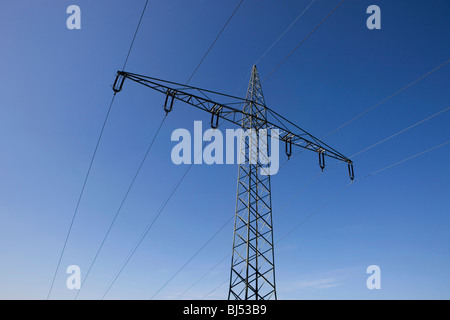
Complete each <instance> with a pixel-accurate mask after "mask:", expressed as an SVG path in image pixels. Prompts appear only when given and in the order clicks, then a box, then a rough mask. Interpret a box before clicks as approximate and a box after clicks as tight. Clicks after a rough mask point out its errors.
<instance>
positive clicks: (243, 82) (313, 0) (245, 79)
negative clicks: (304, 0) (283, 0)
mask: <svg viewBox="0 0 450 320" xmlns="http://www.w3.org/2000/svg"><path fill="white" fill-rule="evenodd" d="M314 2H316V0H312V1H311V2H310V4H309V5H308V6H307V7H306V8H305V9H303V10H302V12H300V14H299V15H298V16H297V17H296V18H295V19H294V21H292V23H291V24H290V25H289V26H288V27H287V28H286V29H285V30H284V31H283V32H282V33H281V34H280V35H279V36H278V38H277V39H276V40H275V41H274V42H273V43H272V44H271V45H270V47H269V48H268V49H267V50H266V51H265V52H264V53H263V54H262V55H261V56H260V57H259V59H258V60H256V62H255V63H254V64H253V65H258V63H260V62H261V60H262V59H263V58H264V57H265V56H266V55H267V54H268V53H269V52H270V50H272V49H273V47H275V45H276V44H277V43H278V42H279V41H280V40H281V39H282V38H283V37H284V36H285V35H286V33H287V32H288V31H289V30H290V29H291V28H292V27H293V26H294V25H295V24H296V23H297V22H298V20H299V19H300V18H301V17H302V16H303V15H304V14H305V12H306V11H308V9H309V8H310V7H311V6H312V4H313V3H314ZM250 75H251V72H249V73H248V74H247V76H246V77H245V78H244V80H243V81H242V83H241V84H240V85H239V87H238V88H237V89H236V92H238V91H239V90H240V89H241V88H242V86H243V85H244V84H245V83H246V81H248V77H250Z"/></svg>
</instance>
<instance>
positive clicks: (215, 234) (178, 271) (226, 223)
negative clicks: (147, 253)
mask: <svg viewBox="0 0 450 320" xmlns="http://www.w3.org/2000/svg"><path fill="white" fill-rule="evenodd" d="M233 218H234V217H231V218H230V219H228V220H227V222H225V223H224V224H223V225H222V226H221V227H220V228H219V230H217V231H216V233H214V235H213V236H212V237H211V238H209V239H208V241H206V242H205V243H204V244H203V246H201V247H200V249H198V250H197V251H196V252H195V253H194V255H193V256H192V257H191V258H190V259H189V260H188V261H187V262H186V263H185V264H183V266H181V268H179V269H178V270H177V271H176V272H175V273H174V274H173V276H172V277H170V279H169V280H167V281H166V282H165V283H164V284H163V285H162V286H161V287H160V288H159V289H158V290H156V292H155V293H154V294H153V295H152V296H151V298H150V299H149V300H152V299H153V298H154V297H155V296H156V295H157V294H158V293H159V292H160V291H161V290H162V289H164V288H165V287H166V286H167V285H168V284H169V282H171V281H172V280H173V279H174V278H175V277H176V276H177V275H178V274H179V273H180V272H181V271H182V270H183V269H184V268H185V267H186V266H187V265H188V264H189V263H190V262H191V261H192V260H194V258H195V257H196V256H198V255H199V254H200V252H201V251H202V250H203V249H204V248H205V247H206V246H207V245H208V244H209V243H210V242H211V241H212V240H213V239H214V238H215V237H216V236H217V235H218V234H219V233H220V232H221V231H222V230H223V229H224V228H225V227H226V226H227V225H228V223H230V222H231V221H232V220H233Z"/></svg>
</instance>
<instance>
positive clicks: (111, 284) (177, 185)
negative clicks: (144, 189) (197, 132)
mask: <svg viewBox="0 0 450 320" xmlns="http://www.w3.org/2000/svg"><path fill="white" fill-rule="evenodd" d="M192 165H193V164H192V163H191V164H190V165H189V167H188V169H187V170H186V171H185V172H184V174H183V176H182V177H181V179H180V180H179V181H178V183H177V184H176V185H175V187H174V188H173V190H172V192H171V193H170V195H169V196H168V198H167V199H166V201H165V202H164V204H163V205H162V207H161V208H160V209H159V210H158V213H157V214H156V215H155V216H154V218H153V219H152V221H151V222H150V223H149V224H148V225H147V227H146V228H145V231H144V233H143V234H142V235H141V237H140V238H139V240H138V242H137V243H136V244H135V245H134V247H133V249H132V250H131V252H130V253H129V254H128V257H127V258H126V259H125V262H124V263H123V264H122V266H121V267H120V269H119V271H118V272H117V273H116V275H115V276H114V278H113V280H112V282H111V283H110V285H109V286H108V288H107V289H106V292H105V293H104V294H103V296H102V300H103V299H104V298H105V296H106V295H107V294H108V292H109V290H111V288H112V286H113V285H114V283H115V282H116V280H117V278H118V277H119V276H120V274H121V273H122V271H123V269H124V268H125V267H126V266H127V264H128V263H129V262H130V260H131V258H132V257H133V255H134V253H135V252H136V250H137V248H139V246H140V245H141V243H142V241H143V240H144V239H145V237H146V236H147V234H148V232H149V231H150V229H151V228H152V227H153V225H154V224H155V222H156V220H158V218H159V216H160V215H161V213H162V212H163V210H164V208H165V207H166V206H167V204H168V203H169V201H170V199H171V198H172V197H173V195H174V194H175V192H176V191H177V189H178V187H179V186H180V184H181V182H183V180H184V178H185V177H186V175H187V174H188V172H189V170H191V168H192Z"/></svg>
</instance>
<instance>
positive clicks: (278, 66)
mask: <svg viewBox="0 0 450 320" xmlns="http://www.w3.org/2000/svg"><path fill="white" fill-rule="evenodd" d="M344 1H345V0H342V1H341V2H339V4H338V5H337V6H336V7H335V8H334V9H333V10H331V12H330V13H328V15H327V16H326V17H325V18H323V20H322V21H321V22H320V23H319V24H318V25H317V26H316V27H315V28H314V29H313V30H312V31H311V32H310V33H309V34H308V35H307V36H306V37H305V38H304V39H303V40H302V41H301V42H300V43H299V44H298V45H297V46H296V47H295V48H294V49H293V50H292V51H291V52H289V54H288V55H287V56H286V57H285V58H284V59H283V60H282V61H281V62H280V63H279V64H278V65H277V66H276V67H275V69H273V70H272V71H271V72H270V73H269V75H268V76H267V77H266V78H265V79H264V80H263V81H262V82H263V83H264V82H265V81H266V80H267V79H269V78H270V77H271V76H272V74H273V73H274V72H275V71H277V70H278V69H279V68H280V67H281V66H282V65H283V64H284V63H285V62H286V61H287V60H288V59H289V57H290V56H291V55H292V54H293V53H294V52H295V51H297V49H298V48H299V47H300V46H301V45H302V44H303V43H305V41H306V40H308V38H309V37H310V36H311V35H312V34H313V33H314V32H315V31H316V30H317V29H318V28H319V27H320V26H321V25H322V24H323V23H324V22H325V21H326V20H327V19H328V18H329V17H330V16H331V15H332V14H333V13H334V12H335V11H336V10H337V9H338V8H339V7H340V6H341V4H342V3H343V2H344Z"/></svg>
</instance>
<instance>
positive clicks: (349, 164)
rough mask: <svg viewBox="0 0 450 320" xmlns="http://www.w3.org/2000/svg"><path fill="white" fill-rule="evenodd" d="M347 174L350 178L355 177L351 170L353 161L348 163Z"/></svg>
mask: <svg viewBox="0 0 450 320" xmlns="http://www.w3.org/2000/svg"><path fill="white" fill-rule="evenodd" d="M348 175H349V176H350V180H352V181H353V179H355V173H354V172H353V163H351V162H349V163H348Z"/></svg>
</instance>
